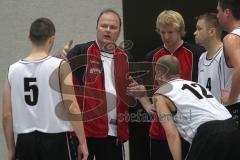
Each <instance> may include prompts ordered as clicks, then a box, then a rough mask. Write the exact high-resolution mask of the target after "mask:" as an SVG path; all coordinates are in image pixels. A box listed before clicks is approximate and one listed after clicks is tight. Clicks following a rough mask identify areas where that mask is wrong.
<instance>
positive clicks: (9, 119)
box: [2, 113, 12, 129]
mask: <svg viewBox="0 0 240 160" xmlns="http://www.w3.org/2000/svg"><path fill="white" fill-rule="evenodd" d="M10 123H12V114H11V113H7V114H3V116H2V124H3V129H6V128H7V127H8V126H9V124H10Z"/></svg>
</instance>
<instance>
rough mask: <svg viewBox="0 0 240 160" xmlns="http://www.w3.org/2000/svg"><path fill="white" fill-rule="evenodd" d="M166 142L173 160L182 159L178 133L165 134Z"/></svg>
mask: <svg viewBox="0 0 240 160" xmlns="http://www.w3.org/2000/svg"><path fill="white" fill-rule="evenodd" d="M166 136H167V141H168V145H169V148H170V151H171V153H172V156H173V159H174V160H181V159H182V151H181V140H180V137H179V135H178V133H175V134H167V135H166Z"/></svg>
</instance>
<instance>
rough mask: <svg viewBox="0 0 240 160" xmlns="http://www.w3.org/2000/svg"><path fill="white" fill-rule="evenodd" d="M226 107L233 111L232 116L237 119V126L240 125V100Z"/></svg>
mask: <svg viewBox="0 0 240 160" xmlns="http://www.w3.org/2000/svg"><path fill="white" fill-rule="evenodd" d="M226 108H227V109H228V111H229V112H230V113H231V115H232V118H233V119H234V120H235V122H236V124H237V126H238V127H240V102H239V103H235V104H232V105H229V106H226Z"/></svg>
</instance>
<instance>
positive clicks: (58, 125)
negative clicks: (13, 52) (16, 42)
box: [3, 18, 88, 160]
mask: <svg viewBox="0 0 240 160" xmlns="http://www.w3.org/2000/svg"><path fill="white" fill-rule="evenodd" d="M54 35H55V27H54V24H53V23H52V21H51V20H49V19H47V18H39V19H37V20H35V21H34V22H33V23H32V24H31V28H30V33H29V39H30V41H31V43H32V52H31V53H30V54H29V55H28V56H27V57H26V58H24V59H22V60H19V61H17V62H16V63H14V64H12V65H10V67H9V73H8V79H7V81H6V83H5V87H4V95H3V128H4V134H5V139H6V143H7V148H8V159H9V160H10V159H11V160H13V159H24V160H38V159H45V160H52V159H58V160H68V159H69V160H70V159H72V158H71V155H70V152H71V150H70V149H71V147H70V145H69V139H68V136H67V132H68V131H71V130H72V127H73V128H74V130H75V132H76V134H77V136H78V138H79V141H80V145H79V149H78V150H79V152H81V153H82V154H83V159H84V160H87V156H88V150H87V144H86V139H85V135H84V130H83V124H82V122H81V121H71V123H70V122H69V121H64V120H62V119H60V117H59V116H57V115H56V113H55V110H56V106H57V104H59V103H61V102H62V101H63V100H68V101H71V102H72V104H71V105H70V106H69V109H70V107H71V112H73V113H79V107H78V105H77V102H76V100H75V95H74V90H73V88H72V74H71V69H70V67H69V65H68V64H67V63H66V62H63V61H62V60H61V59H58V58H54V57H52V56H49V52H50V51H51V49H52V46H53V44H54ZM54 75H55V76H56V77H54ZM50 77H51V78H56V79H55V81H53V82H51V81H50ZM65 84H66V85H65ZM51 85H52V86H51ZM69 86H71V87H69ZM51 87H55V90H54V89H52V88H51ZM59 91H62V93H63V94H61V93H60V92H59ZM64 93H68V94H64ZM70 93H72V94H70ZM66 109H67V110H68V108H66ZM60 116H63V115H60ZM79 120H80V118H79ZM71 125H72V127H71ZM14 133H15V134H17V135H18V137H17V142H16V147H15V141H14Z"/></svg>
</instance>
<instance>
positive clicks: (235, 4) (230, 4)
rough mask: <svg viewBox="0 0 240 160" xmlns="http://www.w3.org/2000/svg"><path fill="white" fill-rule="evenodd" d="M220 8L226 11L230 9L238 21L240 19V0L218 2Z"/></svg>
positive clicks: (219, 0) (221, 0) (220, 0)
mask: <svg viewBox="0 0 240 160" xmlns="http://www.w3.org/2000/svg"><path fill="white" fill-rule="evenodd" d="M218 2H219V5H220V7H221V8H222V10H223V11H224V10H225V9H227V8H228V9H230V10H231V11H232V15H233V17H234V18H236V19H240V0H218Z"/></svg>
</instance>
